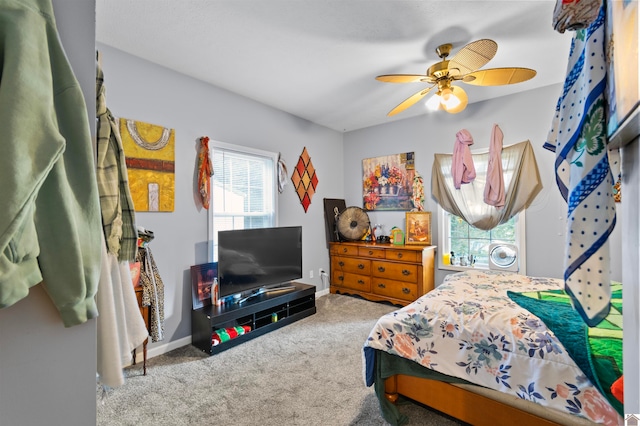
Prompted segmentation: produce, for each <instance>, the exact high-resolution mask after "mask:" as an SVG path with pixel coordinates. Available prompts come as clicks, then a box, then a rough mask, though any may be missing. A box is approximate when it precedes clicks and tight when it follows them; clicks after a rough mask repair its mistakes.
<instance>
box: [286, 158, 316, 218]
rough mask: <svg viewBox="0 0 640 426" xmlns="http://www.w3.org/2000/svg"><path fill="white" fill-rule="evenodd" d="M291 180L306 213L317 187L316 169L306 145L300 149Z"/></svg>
mask: <svg viewBox="0 0 640 426" xmlns="http://www.w3.org/2000/svg"><path fill="white" fill-rule="evenodd" d="M291 182H293V188H294V189H295V191H296V193H297V194H298V198H300V203H301V204H302V207H303V208H304V212H305V213H306V212H307V209H308V208H309V204H311V198H313V194H315V193H316V188H317V187H318V176H317V175H316V169H314V168H313V164H312V163H311V157H309V153H308V152H307V148H306V147H305V148H304V149H303V150H302V154H300V158H299V159H298V164H296V167H295V168H294V169H293V174H292V175H291Z"/></svg>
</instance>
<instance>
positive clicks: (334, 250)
mask: <svg viewBox="0 0 640 426" xmlns="http://www.w3.org/2000/svg"><path fill="white" fill-rule="evenodd" d="M331 254H336V255H341V254H342V255H346V256H357V255H358V247H357V246H348V245H341V244H335V245H332V246H331Z"/></svg>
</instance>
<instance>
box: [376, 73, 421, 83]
mask: <svg viewBox="0 0 640 426" xmlns="http://www.w3.org/2000/svg"><path fill="white" fill-rule="evenodd" d="M376 80H378V81H384V82H385V83H420V82H425V81H426V82H430V81H431V78H430V77H428V76H426V75H424V74H386V75H379V76H377V77H376Z"/></svg>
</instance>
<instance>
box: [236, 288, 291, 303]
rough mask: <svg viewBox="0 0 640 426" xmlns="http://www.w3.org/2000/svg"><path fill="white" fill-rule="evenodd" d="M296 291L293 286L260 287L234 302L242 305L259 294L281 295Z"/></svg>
mask: <svg viewBox="0 0 640 426" xmlns="http://www.w3.org/2000/svg"><path fill="white" fill-rule="evenodd" d="M295 289H296V286H295V285H279V286H277V287H260V288H259V289H258V290H255V291H254V292H252V293H251V294H249V295H248V296H245V297H242V298H241V299H239V300H238V301H236V302H234V303H237V304H238V305H242V304H243V303H244V302H246V301H248V300H251V299H253V298H254V297H257V296H260V295H261V294H276V293H279V294H282V293H288V292H290V291H293V290H295Z"/></svg>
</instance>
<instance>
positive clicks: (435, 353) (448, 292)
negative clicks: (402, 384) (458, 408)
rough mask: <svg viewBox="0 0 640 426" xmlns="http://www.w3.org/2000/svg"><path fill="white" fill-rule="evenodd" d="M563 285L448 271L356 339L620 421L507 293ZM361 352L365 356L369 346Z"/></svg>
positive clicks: (599, 419)
mask: <svg viewBox="0 0 640 426" xmlns="http://www.w3.org/2000/svg"><path fill="white" fill-rule="evenodd" d="M563 287H564V282H563V281H562V280H558V279H553V278H537V277H528V276H523V275H519V274H515V273H512V272H502V271H480V270H472V271H467V272H461V273H457V274H451V275H449V276H447V278H446V279H445V281H444V282H443V284H441V285H440V286H438V287H437V288H436V289H435V290H433V291H431V292H429V293H428V294H426V295H424V296H422V297H421V298H419V299H418V300H416V301H415V302H413V303H412V304H410V305H408V306H405V307H404V308H402V309H399V310H397V311H394V312H391V313H389V314H387V315H384V316H383V317H381V318H380V319H379V320H378V322H377V323H376V325H375V326H374V328H373V329H372V331H371V333H370V334H369V337H368V339H367V341H366V342H365V345H364V346H365V348H368V347H369V348H373V349H378V350H382V351H385V352H388V353H390V354H394V355H398V356H401V357H403V358H407V359H410V360H413V361H415V362H417V363H419V364H421V365H423V366H424V367H427V368H430V369H432V370H435V371H438V372H440V373H443V374H447V375H449V376H455V377H459V378H462V379H464V380H467V381H468V382H471V383H474V384H477V385H481V386H484V387H487V388H491V389H495V390H498V391H501V392H504V393H508V394H512V395H516V396H518V397H519V398H522V399H525V400H529V401H534V402H537V403H539V404H541V405H543V406H546V407H549V408H553V409H556V410H560V411H563V412H566V413H571V414H574V415H578V416H582V417H586V418H588V419H590V420H592V421H593V422H596V423H604V424H607V425H619V424H622V423H623V421H622V418H621V417H620V415H619V414H618V413H617V412H616V410H615V409H614V408H613V407H612V406H611V405H610V404H609V403H608V402H607V400H606V399H605V397H603V396H602V394H601V393H600V392H599V391H598V390H597V388H596V387H594V386H593V384H592V383H591V382H590V381H589V379H588V378H587V377H586V376H585V374H584V373H583V372H582V371H581V370H580V368H579V367H578V366H577V365H576V364H575V362H574V361H573V360H572V359H571V357H569V355H568V354H567V351H566V350H565V349H564V347H563V346H562V344H561V343H560V341H559V340H558V339H557V338H556V337H555V335H554V334H553V333H552V332H551V331H550V330H549V329H547V327H546V326H545V325H544V323H543V322H542V321H541V320H540V319H538V318H537V317H536V316H534V315H533V314H531V313H530V312H528V311H527V310H525V309H523V308H521V307H520V306H519V305H517V304H516V303H515V302H513V301H512V300H511V299H510V298H509V297H508V296H507V291H514V292H528V291H544V290H557V289H562V288H563ZM364 352H365V357H367V356H371V355H372V352H373V351H370V350H365V351H364ZM366 365H367V368H368V366H370V365H373V363H372V362H366ZM368 385H371V383H368Z"/></svg>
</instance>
